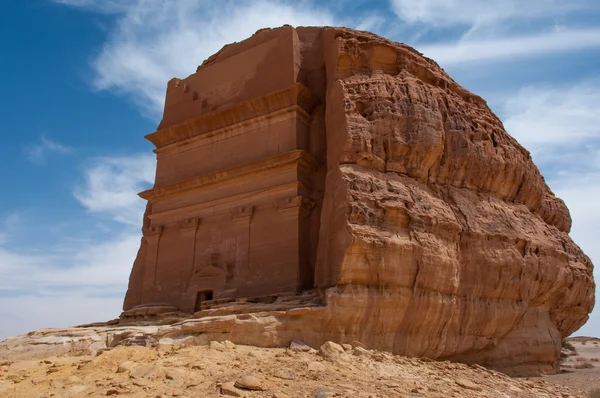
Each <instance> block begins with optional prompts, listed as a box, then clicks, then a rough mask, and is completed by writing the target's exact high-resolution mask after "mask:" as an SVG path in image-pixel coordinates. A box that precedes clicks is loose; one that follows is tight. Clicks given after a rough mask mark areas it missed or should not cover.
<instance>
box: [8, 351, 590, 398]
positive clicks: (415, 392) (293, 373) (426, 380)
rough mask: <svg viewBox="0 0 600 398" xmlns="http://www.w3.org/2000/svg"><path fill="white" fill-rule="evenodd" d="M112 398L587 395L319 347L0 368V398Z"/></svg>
mask: <svg viewBox="0 0 600 398" xmlns="http://www.w3.org/2000/svg"><path fill="white" fill-rule="evenodd" d="M326 345H327V344H326ZM326 345H324V346H326ZM560 381H562V380H559V382H560ZM252 389H254V390H252ZM112 395H114V396H125V397H171V396H174V397H220V396H242V397H244V396H245V397H256V398H259V397H260V398H266V397H268V398H285V397H315V398H328V397H348V398H350V397H352V398H354V397H363V398H383V397H439V398H442V397H502V398H505V397H525V398H527V397H561V398H564V397H584V395H583V394H582V393H581V392H579V391H577V390H576V389H572V388H568V387H563V386H558V385H555V384H552V383H548V382H546V381H544V380H541V379H531V380H525V379H523V380H515V379H511V378H510V377H508V376H506V375H504V374H501V373H498V372H494V371H490V370H487V369H484V368H482V367H480V366H477V365H475V366H467V365H463V364H455V363H450V362H434V361H424V360H420V359H415V358H406V357H400V356H394V355H391V354H389V353H383V352H377V351H368V350H364V349H361V348H358V347H348V346H346V347H344V348H342V347H340V346H337V345H331V346H327V347H325V348H323V347H321V350H320V352H316V351H315V350H312V351H311V352H301V351H293V350H290V349H283V348H273V349H267V348H256V347H248V346H235V345H234V344H233V343H229V342H226V343H216V342H211V345H210V346H188V347H185V346H159V347H157V348H146V347H140V346H131V347H123V346H119V347H117V348H114V349H112V350H110V351H106V352H103V353H101V354H100V355H98V356H96V357H91V356H85V357H52V358H48V359H43V360H22V361H4V362H0V396H2V397H34V398H35V397H40V398H41V397H100V396H112Z"/></svg>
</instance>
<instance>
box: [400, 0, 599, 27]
mask: <svg viewBox="0 0 600 398" xmlns="http://www.w3.org/2000/svg"><path fill="white" fill-rule="evenodd" d="M391 5H392V8H393V10H394V11H395V12H396V14H397V15H398V17H399V18H401V19H402V20H404V21H405V22H408V23H420V24H428V25H434V26H452V25H468V26H472V25H478V24H484V23H487V24H490V23H498V22H503V21H506V20H507V19H511V20H514V19H521V20H523V19H527V20H531V19H537V18H543V17H548V16H556V15H564V14H565V13H568V12H574V11H580V10H584V9H588V8H594V7H595V8H596V9H598V7H597V6H596V5H595V3H594V1H590V0H572V1H568V2H565V1H561V0H528V1H520V0H487V1H480V0H420V1H414V0H391Z"/></svg>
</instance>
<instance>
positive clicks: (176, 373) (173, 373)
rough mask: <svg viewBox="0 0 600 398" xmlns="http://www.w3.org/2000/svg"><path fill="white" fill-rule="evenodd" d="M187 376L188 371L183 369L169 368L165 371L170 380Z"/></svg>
mask: <svg viewBox="0 0 600 398" xmlns="http://www.w3.org/2000/svg"><path fill="white" fill-rule="evenodd" d="M186 376H187V372H186V371H185V370H183V369H177V368H175V369H168V370H167V371H166V372H165V377H166V378H167V379H169V380H181V379H184V378H185V377H186Z"/></svg>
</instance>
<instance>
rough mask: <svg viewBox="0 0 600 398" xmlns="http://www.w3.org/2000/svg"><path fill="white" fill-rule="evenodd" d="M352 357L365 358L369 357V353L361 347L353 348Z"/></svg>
mask: <svg viewBox="0 0 600 398" xmlns="http://www.w3.org/2000/svg"><path fill="white" fill-rule="evenodd" d="M353 352H354V355H356V356H366V355H369V354H370V353H369V351H367V350H366V349H364V348H362V347H354V350H353Z"/></svg>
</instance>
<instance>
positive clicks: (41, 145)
mask: <svg viewBox="0 0 600 398" xmlns="http://www.w3.org/2000/svg"><path fill="white" fill-rule="evenodd" d="M25 152H26V154H27V158H28V159H29V160H30V161H31V162H34V163H43V162H44V161H45V160H46V158H47V157H48V156H49V155H50V154H63V155H64V154H68V153H71V152H72V148H71V147H69V146H67V145H64V144H61V143H60V142H57V141H53V140H51V139H49V138H46V137H44V136H42V137H41V138H40V140H39V142H37V143H36V144H33V145H31V146H28V147H26V148H25Z"/></svg>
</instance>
